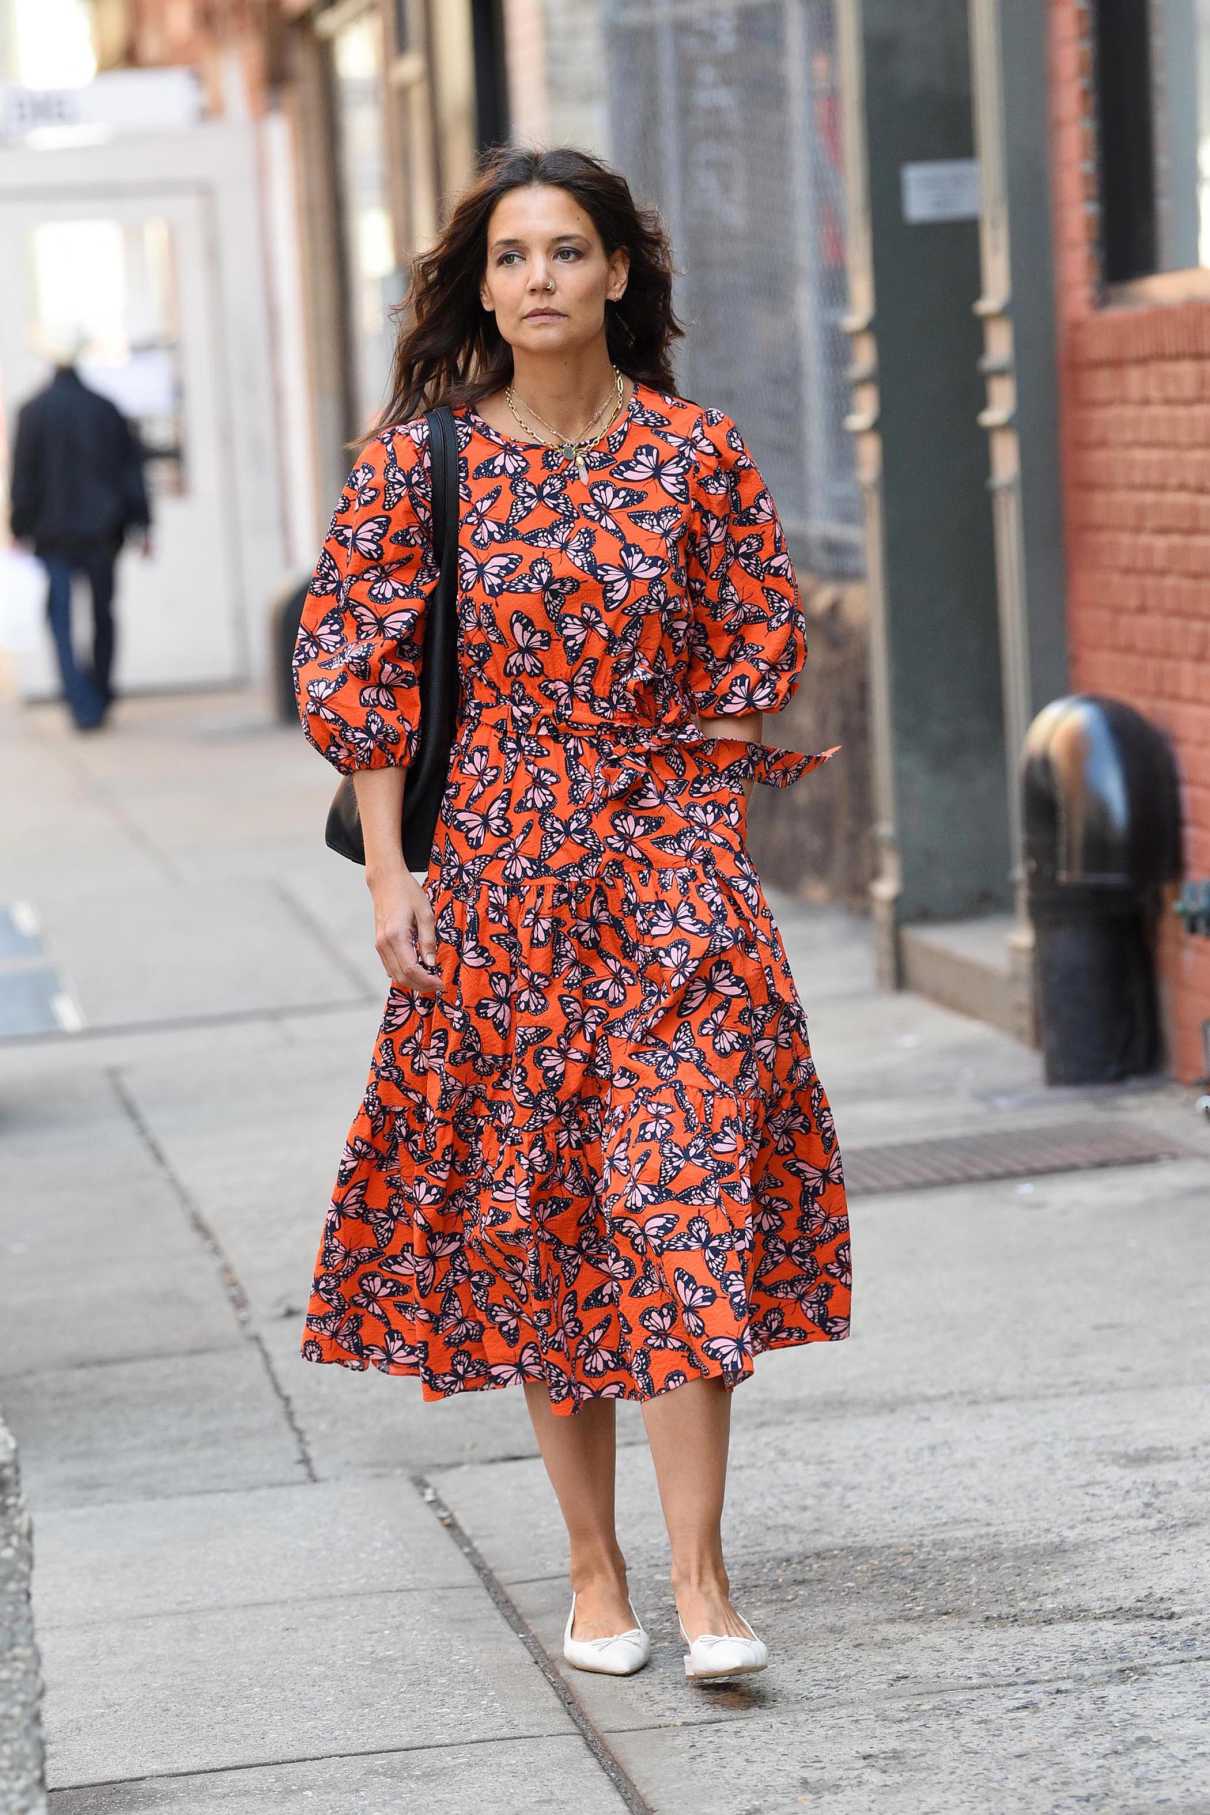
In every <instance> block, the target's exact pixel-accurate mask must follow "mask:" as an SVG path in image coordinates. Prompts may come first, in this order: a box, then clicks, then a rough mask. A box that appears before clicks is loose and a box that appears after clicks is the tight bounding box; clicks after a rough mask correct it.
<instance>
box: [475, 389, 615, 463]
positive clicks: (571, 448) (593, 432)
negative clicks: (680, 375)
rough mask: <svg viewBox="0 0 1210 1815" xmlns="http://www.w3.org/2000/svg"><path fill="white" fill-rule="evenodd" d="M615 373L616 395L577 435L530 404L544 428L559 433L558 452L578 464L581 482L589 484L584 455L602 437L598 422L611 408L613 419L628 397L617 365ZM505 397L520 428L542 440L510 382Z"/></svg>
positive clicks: (610, 412) (546, 444)
mask: <svg viewBox="0 0 1210 1815" xmlns="http://www.w3.org/2000/svg"><path fill="white" fill-rule="evenodd" d="M613 374H614V380H615V386H616V392H617V394H616V396H615V397H611V398H607V399H606V401H605V402H604V403H603V404H602V405H601V407H600V409H599V410H598V411H597V412H596V414H595V415H594V416H593V417H592V420H591V421H590V422H589V424H588V426H587V428H585V429H584V430H583V431H582V433H580V434H579V435H574V436H573V435H565V434H564V433H563V432H562V430H561V429H557V428H555V426H554V425H553V423H550V422H546V421H544V420H543V418H542V417H541V416H539V415H538V412H537V410H535V409H533V407H532V405H531V406H528V407H529V408H530V410H531V413H532V414H533V415H534V416H535V417H537V420H538V421H539V422H540V423H541V424H542V427H543V428H546V429H549V430H550V432H551V434H552V435H557V436H558V440H557V442H556V443H555V444H554V446H555V448H556V451H557V452H558V454H559V455H560V456H561V457H562V458H563V459H564V460H566V461H567V462H568V464H569V465H574V466H575V469H576V472H577V473H578V474H579V477H580V481H581V483H586V482H587V479H588V463H587V460H586V457H585V450H586V449H587V448H588V447H589V446H590V445H591V444H592V442H594V441H596V440H599V438H600V436H599V433H598V429H597V425H598V423H599V422H600V420H601V418H602V416H604V414H605V412H606V411H607V410H608V411H609V420H610V421H611V422H612V420H613V418H614V416H615V415H616V414H617V412H618V410H619V409H620V408H621V407H622V403H623V400H624V398H625V394H626V393H625V387H624V385H623V382H622V374H621V372H619V370H618V368H617V366H614V367H613ZM504 396H505V401H506V402H507V404H508V407H509V409H510V410H511V411H512V413H513V416H514V417H515V418H516V420H517V421H518V422H519V423H520V424H521V427H522V428H523V429H524V430H525V432H526V434H527V435H529V436H531V437H532V439H533V440H535V441H541V440H542V437H541V436H540V435H536V434H535V433H534V429H533V425H532V423H530V422H528V421H526V419H525V417H524V416H523V415H522V413H521V411H520V410H519V409H518V407H517V402H516V397H515V393H514V391H513V387H512V385H511V384H510V385H507V386H506V387H505V392H504ZM544 445H545V446H547V447H549V446H550V445H551V443H550V442H546V443H544Z"/></svg>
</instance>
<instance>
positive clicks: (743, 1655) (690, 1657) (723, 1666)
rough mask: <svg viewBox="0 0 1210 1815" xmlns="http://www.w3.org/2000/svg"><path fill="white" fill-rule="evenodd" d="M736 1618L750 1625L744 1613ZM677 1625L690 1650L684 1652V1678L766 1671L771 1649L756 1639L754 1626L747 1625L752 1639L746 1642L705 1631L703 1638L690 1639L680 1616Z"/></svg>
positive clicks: (737, 1637)
mask: <svg viewBox="0 0 1210 1815" xmlns="http://www.w3.org/2000/svg"><path fill="white" fill-rule="evenodd" d="M737 1618H738V1619H740V1620H741V1621H743V1624H744V1625H745V1626H748V1622H747V1620H745V1619H744V1616H743V1614H742V1613H741V1614H739V1615H737ZM677 1624H678V1625H679V1626H680V1629H681V1637H682V1638H683V1639H684V1641H685V1643H686V1644H687V1645H688V1647H689V1649H688V1651H687V1652H686V1653H685V1675H686V1676H688V1677H693V1678H695V1679H700V1678H707V1679H708V1678H710V1677H716V1676H751V1675H752V1673H753V1671H755V1670H763V1669H764V1667H765V1665H766V1664H767V1663H768V1662H769V1651H768V1647H767V1646H766V1644H765V1642H764V1640H763V1639H758V1638H757V1636H756V1634H755V1633H754V1632H753V1631H752V1628H751V1626H748V1632H749V1635H750V1636H749V1637H748V1638H746V1639H745V1638H740V1637H739V1636H738V1635H737V1634H735V1633H730V1632H703V1633H702V1634H701V1635H700V1637H698V1638H695V1639H691V1638H690V1637H689V1634H688V1633H687V1632H686V1631H685V1622H684V1620H682V1619H681V1617H680V1615H679V1614H678V1615H677Z"/></svg>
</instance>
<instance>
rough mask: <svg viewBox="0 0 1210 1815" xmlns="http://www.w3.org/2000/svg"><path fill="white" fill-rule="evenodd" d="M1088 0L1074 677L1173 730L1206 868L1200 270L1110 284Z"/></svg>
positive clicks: (1063, 160) (1066, 216)
mask: <svg viewBox="0 0 1210 1815" xmlns="http://www.w3.org/2000/svg"><path fill="white" fill-rule="evenodd" d="M1093 79H1094V77H1093V47H1092V38H1091V18H1090V9H1089V7H1088V5H1087V4H1086V0H1052V4H1051V130H1052V146H1053V156H1054V210H1055V257H1056V289H1057V309H1058V341H1059V370H1060V391H1061V425H1062V426H1061V446H1062V463H1063V492H1064V517H1065V540H1066V549H1067V563H1068V593H1067V596H1068V620H1069V621H1068V633H1069V638H1070V649H1071V674H1072V686H1073V689H1075V690H1078V691H1081V692H1096V693H1106V694H1111V695H1112V696H1113V697H1115V698H1117V699H1121V700H1126V701H1128V702H1129V703H1130V704H1131V705H1133V706H1135V707H1137V708H1138V710H1139V711H1140V712H1143V713H1145V714H1146V716H1147V717H1148V718H1149V719H1151V720H1152V722H1153V723H1155V724H1157V725H1159V726H1161V727H1162V728H1163V729H1164V730H1165V731H1166V732H1167V733H1168V735H1169V736H1170V737H1171V738H1172V740H1173V743H1174V745H1175V748H1176V752H1177V760H1178V763H1179V766H1180V771H1181V782H1182V797H1183V811H1184V833H1185V861H1186V866H1187V870H1188V873H1189V874H1190V875H1191V876H1196V877H1207V876H1210V272H1205V271H1201V272H1194V273H1189V274H1186V275H1185V276H1184V277H1183V279H1182V280H1181V281H1179V282H1173V281H1172V279H1152V280H1147V281H1146V282H1144V283H1143V284H1140V285H1134V286H1131V293H1130V295H1129V297H1128V298H1127V297H1126V296H1125V294H1117V293H1115V292H1112V291H1111V292H1108V293H1106V291H1105V289H1104V286H1103V284H1102V280H1101V268H1100V254H1099V226H1100V210H1099V187H1098V170H1097V133H1096V125H1095V108H1094V91H1093ZM1160 969H1161V989H1162V996H1163V1001H1164V1005H1165V1015H1166V1023H1167V1035H1168V1042H1169V1057H1170V1065H1171V1069H1172V1070H1173V1071H1174V1073H1175V1074H1176V1076H1177V1077H1178V1078H1180V1079H1182V1080H1183V1081H1185V1082H1192V1081H1194V1080H1195V1079H1197V1078H1199V1077H1200V1076H1201V1075H1202V1073H1203V1070H1204V1060H1203V1053H1202V1040H1201V1024H1202V1022H1203V1021H1205V1020H1208V1019H1210V940H1207V939H1204V938H1200V939H1194V938H1190V937H1189V936H1188V935H1187V934H1186V933H1185V932H1184V930H1183V927H1182V926H1181V923H1180V922H1179V921H1178V920H1177V918H1176V916H1175V915H1172V914H1171V913H1168V914H1167V915H1166V916H1165V919H1164V924H1163V931H1162V934H1161V938H1160Z"/></svg>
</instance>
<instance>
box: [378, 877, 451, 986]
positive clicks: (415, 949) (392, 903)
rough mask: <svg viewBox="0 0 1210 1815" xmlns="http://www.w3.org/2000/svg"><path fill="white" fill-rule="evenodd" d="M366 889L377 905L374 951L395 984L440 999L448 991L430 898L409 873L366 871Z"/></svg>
mask: <svg viewBox="0 0 1210 1815" xmlns="http://www.w3.org/2000/svg"><path fill="white" fill-rule="evenodd" d="M366 886H367V887H368V888H369V891H370V898H371V900H372V901H373V903H374V949H375V951H376V952H377V953H378V956H379V957H380V958H381V959H382V967H383V969H384V970H385V971H386V973H387V976H388V977H389V978H390V979H391V981H392V983H399V984H402V985H403V986H404V987H405V988H406V989H417V990H422V991H423V992H424V993H425V994H426V995H430V996H433V995H439V994H440V993H441V991H442V990H443V989H444V988H445V984H444V982H443V981H442V978H441V974H440V972H439V971H438V970H437V933H436V926H435V923H434V920H433V910H432V908H431V907H430V905H429V899H428V896H427V895H426V894H425V892H424V890H423V888H422V887H421V886H420V884H419V883H418V882H417V881H416V878H415V877H414V876H413V875H412V872H411V871H410V870H405V869H403V868H402V867H399V868H394V867H392V868H391V869H389V870H387V871H385V872H378V873H376V872H373V871H371V870H369V869H368V868H367V871H366Z"/></svg>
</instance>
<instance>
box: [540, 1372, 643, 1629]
mask: <svg viewBox="0 0 1210 1815" xmlns="http://www.w3.org/2000/svg"><path fill="white" fill-rule="evenodd" d="M525 1401H526V1404H527V1405H528V1407H529V1415H530V1418H531V1420H532V1422H533V1427H534V1435H535V1436H536V1437H537V1439H538V1448H539V1449H540V1450H541V1452H542V1460H543V1462H544V1463H545V1464H546V1472H547V1474H548V1475H549V1476H550V1484H551V1486H552V1487H553V1488H554V1490H555V1497H556V1499H557V1500H558V1502H559V1509H560V1511H561V1512H562V1514H563V1522H564V1524H565V1525H566V1526H567V1539H568V1546H569V1550H570V1568H569V1574H570V1576H571V1585H572V1587H573V1588H574V1589H575V1593H576V1620H575V1625H574V1627H573V1628H572V1637H573V1638H577V1639H603V1638H608V1637H610V1636H611V1635H612V1634H613V1633H615V1632H625V1631H626V1630H627V1629H628V1628H629V1627H631V1626H633V1624H634V1620H633V1618H632V1617H631V1612H630V1600H629V1594H628V1590H627V1587H626V1560H625V1558H624V1557H623V1555H622V1551H621V1547H620V1546H619V1544H618V1534H617V1529H616V1527H615V1525H614V1458H615V1454H616V1446H615V1439H614V1407H613V1404H612V1402H611V1401H609V1400H597V1401H595V1402H594V1401H591V1400H590V1401H589V1402H588V1404H587V1405H584V1406H581V1408H580V1410H579V1411H578V1412H576V1413H575V1415H574V1416H573V1417H567V1416H565V1415H561V1414H559V1413H557V1412H554V1411H553V1410H552V1409H551V1403H550V1398H549V1395H548V1394H547V1391H546V1388H545V1387H544V1386H542V1385H541V1384H540V1383H539V1382H537V1381H527V1382H526V1383H525Z"/></svg>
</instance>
